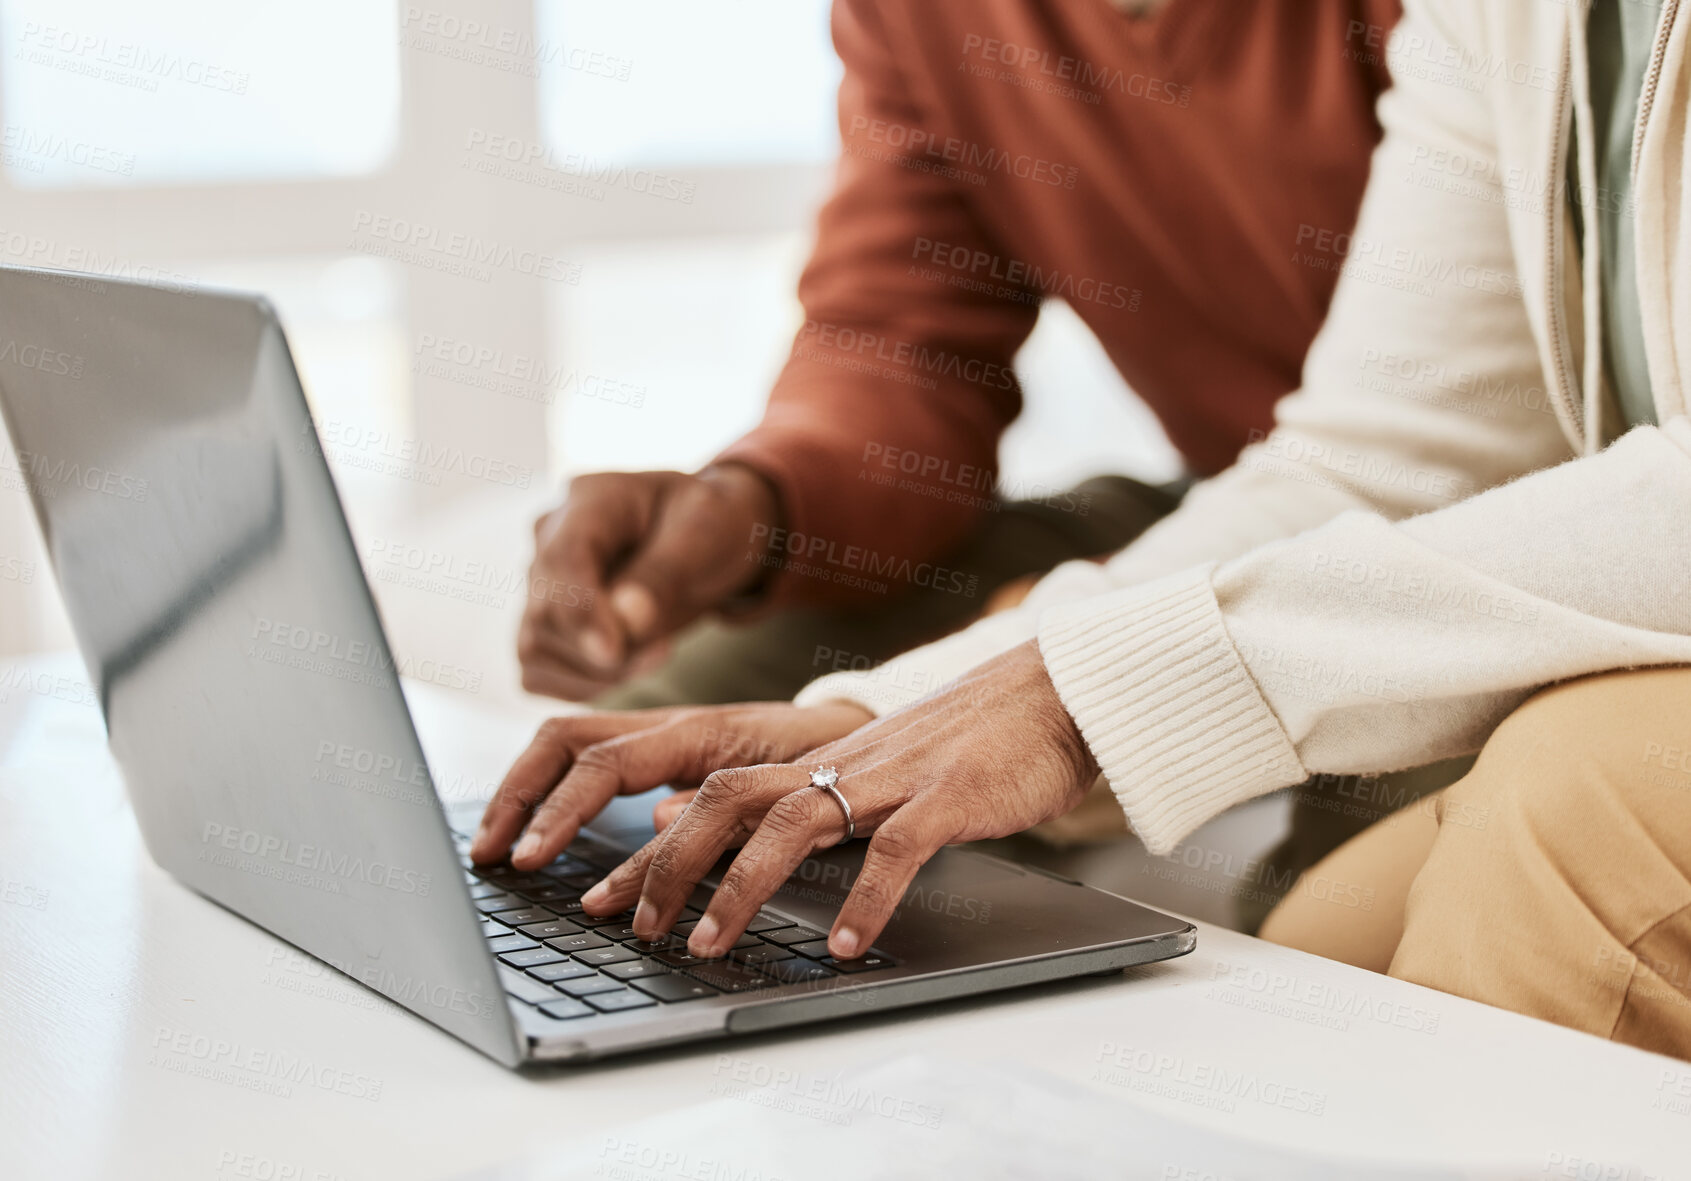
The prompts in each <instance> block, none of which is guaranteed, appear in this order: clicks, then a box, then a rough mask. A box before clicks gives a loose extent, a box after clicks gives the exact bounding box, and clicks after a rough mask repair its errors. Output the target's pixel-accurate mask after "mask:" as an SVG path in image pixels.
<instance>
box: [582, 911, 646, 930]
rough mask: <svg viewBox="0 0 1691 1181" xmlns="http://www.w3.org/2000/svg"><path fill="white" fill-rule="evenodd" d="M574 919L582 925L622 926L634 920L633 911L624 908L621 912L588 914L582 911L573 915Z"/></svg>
mask: <svg viewBox="0 0 1691 1181" xmlns="http://www.w3.org/2000/svg"><path fill="white" fill-rule="evenodd" d="M575 921H576V922H578V923H580V924H581V925H582V926H584V927H623V926H627V925H628V924H629V923H632V922H633V921H634V912H633V911H631V910H625V911H623V912H622V913H621V914H604V915H598V914H588V913H587V912H586V911H582V912H581V913H580V914H578V915H576V916H575Z"/></svg>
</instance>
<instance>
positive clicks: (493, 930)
mask: <svg viewBox="0 0 1691 1181" xmlns="http://www.w3.org/2000/svg"><path fill="white" fill-rule="evenodd" d="M592 856H602V854H598V853H597V851H596V850H594V849H593V848H592V846H590V845H586V844H584V843H581V842H577V844H575V845H572V846H570V850H569V852H568V853H566V854H564V855H563V856H562V857H560V858H558V860H556V861H554V862H553V863H552V864H551V865H548V866H545V867H543V868H542V869H539V870H536V871H533V872H524V871H521V870H516V869H513V868H511V867H510V866H508V865H501V866H488V867H486V868H478V867H476V866H473V865H471V864H470V859H469V857H468V855H467V854H464V853H463V852H462V842H461V841H460V858H461V861H462V863H463V866H464V878H465V881H466V882H468V883H469V889H470V897H471V898H472V899H473V901H474V903H475V907H476V909H477V910H478V911H480V912H481V925H482V933H483V934H484V935H485V936H486V937H487V945H488V948H489V949H490V950H491V951H492V952H493V954H494V955H496V956H497V957H498V958H499V978H500V982H501V984H502V985H503V987H504V989H505V991H506V992H507V993H508V994H509V995H511V996H512V997H515V998H516V999H517V1000H519V1001H521V1002H523V1003H524V1004H526V1005H531V1006H533V1007H535V1008H537V1009H538V1010H539V1011H540V1012H542V1013H544V1014H546V1016H548V1017H551V1018H553V1019H555V1020H560V1021H565V1020H573V1019H576V1018H581V1017H592V1016H596V1015H597V1014H600V1013H621V1012H624V1011H626V1010H629V1009H647V1008H654V1007H656V1006H658V1005H674V1004H682V1003H684V1002H686V1001H697V1000H704V999H706V998H708V997H713V996H723V995H738V994H741V993H751V992H758V991H761V990H763V989H768V988H776V987H779V986H780V985H783V984H814V983H818V982H821V981H825V980H829V979H832V978H834V977H837V976H841V975H857V974H859V973H865V972H876V971H880V970H882V969H885V968H890V967H893V966H895V965H896V964H897V963H898V961H897V960H895V959H893V958H892V957H891V956H889V955H887V954H885V953H884V952H882V951H880V950H879V949H878V948H871V949H870V950H869V951H868V952H867V953H866V954H864V955H862V956H860V957H858V958H857V959H854V960H844V961H842V960H837V959H835V958H834V957H833V956H831V955H829V954H828V933H827V932H826V931H819V930H817V929H816V928H814V927H809V926H806V925H804V924H803V923H800V922H798V921H796V920H794V919H790V918H786V917H785V916H782V915H779V914H776V913H775V912H773V911H770V910H762V911H759V912H758V915H757V917H756V918H754V919H753V920H752V921H751V923H750V924H748V926H747V930H746V933H745V934H744V935H742V936H741V937H740V938H739V939H738V940H737V941H736V942H735V944H734V946H733V948H732V949H730V951H729V953H728V954H727V955H725V956H722V957H720V958H717V959H710V960H706V959H700V958H699V957H698V956H696V955H693V954H692V953H691V952H689V951H688V950H687V937H688V935H690V934H691V933H692V930H693V927H694V925H695V924H696V923H697V922H698V921H699V919H700V917H702V915H703V914H704V911H703V909H702V906H689V907H687V908H686V910H685V911H684V912H683V913H682V916H681V918H680V919H679V920H677V922H676V924H675V928H674V930H673V931H672V933H671V934H669V935H666V936H664V938H662V939H660V940H657V941H656V942H647V941H645V940H642V939H638V938H636V937H635V935H634V928H633V927H631V926H630V925H629V924H630V923H631V922H632V921H633V918H634V916H633V915H632V914H620V915H611V916H607V917H597V916H593V915H589V914H586V913H584V912H583V911H582V909H581V896H582V894H583V893H585V892H586V891H587V890H588V888H589V887H591V886H592V885H593V884H594V883H595V882H597V881H599V880H600V879H601V878H603V877H604V876H605V875H606V874H607V873H609V872H610V869H611V868H612V867H610V866H605V865H600V864H596V863H595V862H594V861H590V860H588V857H592ZM693 901H694V902H697V903H706V904H708V902H709V891H706V890H702V889H701V890H699V891H696V892H695V893H694V896H693Z"/></svg>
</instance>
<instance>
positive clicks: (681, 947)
mask: <svg viewBox="0 0 1691 1181" xmlns="http://www.w3.org/2000/svg"><path fill="white" fill-rule="evenodd" d="M599 934H601V935H610V937H611V938H612V939H615V938H616V935H615V934H614V933H612V932H609V931H603V930H602V931H600V932H599ZM623 946H624V947H632V948H633V949H634V950H635V951H637V952H639V953H640V954H641V955H656V954H657V953H658V952H660V951H685V950H686V949H687V941H686V940H685V939H677V938H676V937H675V936H674V935H660V936H658V937H657V938H656V939H650V940H648V939H628V940H625V941H624V942H623Z"/></svg>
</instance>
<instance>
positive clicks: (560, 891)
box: [523, 886, 581, 914]
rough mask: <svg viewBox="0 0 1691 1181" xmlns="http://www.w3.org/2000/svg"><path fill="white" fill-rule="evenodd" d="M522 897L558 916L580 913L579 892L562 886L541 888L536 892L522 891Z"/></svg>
mask: <svg viewBox="0 0 1691 1181" xmlns="http://www.w3.org/2000/svg"><path fill="white" fill-rule="evenodd" d="M523 897H524V898H526V899H528V901H530V902H538V903H540V904H541V905H543V906H544V907H546V909H547V910H555V911H557V912H558V913H559V914H578V913H580V911H581V891H580V890H571V889H568V888H566V887H564V886H542V887H541V888H539V889H537V890H524V891H523Z"/></svg>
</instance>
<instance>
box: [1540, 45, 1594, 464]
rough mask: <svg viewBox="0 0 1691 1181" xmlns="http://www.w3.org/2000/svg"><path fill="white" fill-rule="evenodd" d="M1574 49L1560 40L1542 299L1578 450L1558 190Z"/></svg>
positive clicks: (1563, 173)
mask: <svg viewBox="0 0 1691 1181" xmlns="http://www.w3.org/2000/svg"><path fill="white" fill-rule="evenodd" d="M1572 65H1573V50H1572V48H1571V47H1570V44H1569V41H1568V40H1564V41H1563V42H1562V78H1561V82H1560V84H1559V85H1558V86H1557V87H1556V120H1555V123H1554V127H1555V130H1554V131H1553V132H1552V138H1551V140H1550V176H1551V178H1552V184H1551V189H1550V194H1551V200H1550V210H1549V213H1550V216H1549V217H1548V218H1547V219H1546V223H1547V224H1548V225H1549V227H1550V229H1549V241H1547V242H1546V243H1545V245H1546V246H1548V247H1549V255H1550V266H1549V267H1548V269H1547V270H1548V276H1549V291H1548V293H1547V295H1548V298H1547V299H1546V300H1545V303H1544V307H1545V317H1544V321H1545V329H1546V331H1547V332H1548V333H1549V334H1550V359H1551V362H1552V363H1553V364H1554V366H1555V370H1556V371H1555V374H1554V376H1555V378H1556V397H1557V398H1558V399H1559V400H1560V401H1561V404H1562V412H1563V414H1564V415H1565V416H1566V422H1567V424H1568V427H1569V428H1570V433H1571V434H1572V435H1573V436H1574V446H1575V448H1576V449H1578V451H1579V452H1581V453H1583V452H1584V450H1585V429H1584V427H1585V423H1584V411H1583V409H1582V408H1581V407H1580V406H1579V405H1578V404H1577V403H1576V401H1575V399H1574V397H1573V394H1572V391H1571V389H1570V381H1569V378H1568V356H1567V335H1568V323H1567V308H1566V307H1565V306H1564V305H1563V299H1562V247H1563V244H1564V243H1563V239H1564V238H1565V237H1566V234H1565V224H1566V223H1565V221H1564V218H1565V216H1566V210H1565V208H1564V203H1563V201H1562V199H1561V196H1560V194H1561V190H1562V188H1563V186H1564V185H1566V184H1567V171H1568V161H1567V157H1566V155H1565V153H1564V149H1565V148H1566V147H1567V142H1566V140H1567V137H1566V135H1565V134H1564V132H1563V127H1564V124H1565V123H1566V122H1567V114H1568V95H1569V88H1570V87H1571V86H1572V84H1573V81H1572V75H1571V70H1572Z"/></svg>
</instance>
